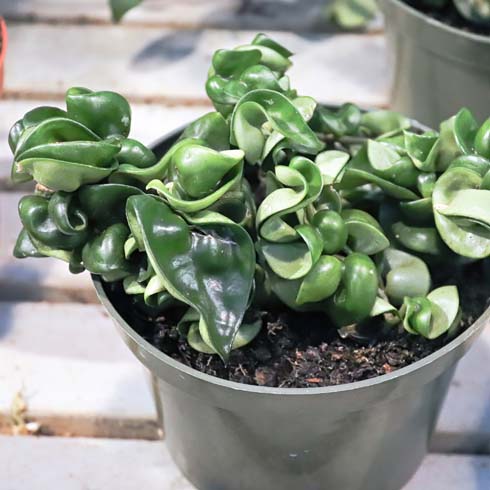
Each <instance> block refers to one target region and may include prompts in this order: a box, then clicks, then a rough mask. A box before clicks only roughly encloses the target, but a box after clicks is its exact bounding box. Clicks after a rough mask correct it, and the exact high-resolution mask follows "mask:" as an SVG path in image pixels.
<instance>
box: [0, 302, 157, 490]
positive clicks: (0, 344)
mask: <svg viewBox="0 0 490 490" xmlns="http://www.w3.org/2000/svg"><path fill="white" fill-rule="evenodd" d="M0 359H1V362H0V387H1V389H0V430H1V431H2V432H4V433H11V432H12V431H13V430H16V429H19V427H17V426H18V425H19V424H13V423H12V420H11V416H12V410H14V411H15V403H16V396H17V395H18V394H19V396H20V397H21V399H22V400H23V401H24V402H25V405H26V412H25V414H24V415H25V418H26V421H27V422H34V423H37V424H40V430H41V432H42V433H47V434H58V435H74V436H91V437H132V438H156V437H157V435H158V431H157V426H156V413H155V407H154V403H153V399H152V395H151V389H150V382H149V379H150V378H149V376H147V374H146V371H145V370H144V368H143V366H142V365H141V364H140V363H139V362H138V361H137V360H136V358H135V357H134V356H133V354H132V353H131V352H130V351H129V349H128V348H127V347H126V346H125V345H124V343H123V342H122V340H121V339H120V338H119V336H118V335H117V333H116V329H115V326H114V325H113V323H112V322H111V320H110V319H109V318H108V316H107V313H105V311H104V309H103V308H102V307H101V306H95V305H78V304H64V305H60V304H58V305H55V304H50V303H28V302H24V303H2V302H0ZM1 466H2V467H3V464H2V465H1ZM0 481H3V477H2V479H1V480H0ZM0 488H2V490H3V488H4V487H3V486H2V485H0ZM59 488H62V487H59Z"/></svg>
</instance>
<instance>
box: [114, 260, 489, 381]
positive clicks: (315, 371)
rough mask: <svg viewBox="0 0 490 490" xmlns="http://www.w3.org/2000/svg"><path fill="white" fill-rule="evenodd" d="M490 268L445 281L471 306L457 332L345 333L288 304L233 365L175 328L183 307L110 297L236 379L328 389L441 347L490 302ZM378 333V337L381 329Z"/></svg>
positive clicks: (206, 366)
mask: <svg viewBox="0 0 490 490" xmlns="http://www.w3.org/2000/svg"><path fill="white" fill-rule="evenodd" d="M489 276H490V274H488V272H486V268H485V267H484V265H483V263H481V262H480V263H476V264H473V265H470V266H466V267H465V269H464V270H461V271H460V274H459V277H457V278H451V279H446V280H443V281H437V282H438V285H441V284H444V283H445V284H457V285H458V289H459V293H460V301H461V305H462V309H463V315H462V320H461V324H460V329H459V331H458V332H457V333H456V334H453V336H452V337H449V336H447V335H446V336H443V337H441V338H439V339H436V340H432V341H429V340H425V339H424V338H422V337H419V336H414V335H410V334H408V333H407V332H405V331H403V330H400V329H398V328H393V327H392V328H389V329H388V330H384V331H382V332H380V331H379V330H380V323H378V324H373V325H371V327H370V338H365V339H363V340H356V339H352V338H341V337H340V336H339V334H338V333H337V331H336V330H335V329H334V328H333V327H332V326H331V325H330V324H329V321H328V319H327V318H326V316H325V315H323V314H317V313H308V314H305V313H302V314H299V313H296V312H294V311H292V310H287V309H282V310H281V311H271V312H267V313H265V312H263V313H261V315H262V319H263V328H262V330H261V332H260V333H259V335H258V336H257V338H256V339H255V340H254V341H253V342H252V343H251V344H249V345H248V346H246V347H244V348H242V349H239V350H236V351H233V352H232V353H231V356H230V359H229V362H228V364H227V365H225V364H223V362H222V361H221V360H220V359H219V357H218V356H216V355H207V354H202V353H199V352H197V351H195V350H193V349H191V348H190V347H189V345H188V344H187V342H186V340H185V338H184V337H182V336H181V335H180V334H179V332H178V330H177V328H176V327H175V326H174V325H175V323H176V322H177V320H178V318H180V316H181V315H182V311H169V312H165V315H160V316H158V317H156V318H149V317H148V316H147V315H146V314H144V313H142V312H141V311H139V310H137V309H136V308H134V307H131V305H130V303H129V302H128V301H127V296H125V295H124V293H123V292H122V289H121V286H120V285H113V286H111V288H110V289H112V291H108V292H109V296H110V297H111V299H112V300H113V302H114V303H115V305H116V306H117V308H118V310H119V311H120V312H121V314H122V315H123V316H124V317H125V318H126V320H127V321H128V323H129V324H130V325H132V326H133V328H134V329H135V330H136V331H137V332H138V333H139V334H140V335H142V336H143V337H144V338H145V339H146V340H148V341H149V342H150V343H152V344H153V345H154V346H156V347H157V348H158V349H160V350H161V351H163V352H165V353H166V354H168V355H169V356H171V357H173V358H174V359H176V360H178V361H180V362H182V363H183V364H186V365H187V366H190V367H192V368H194V369H197V370H199V371H201V372H203V373H207V374H210V375H212V376H217V377H220V378H223V379H227V380H230V381H236V382H239V383H247V384H252V385H260V386H274V387H290V388H304V387H320V386H332V385H339V384H343V383H351V382H354V381H361V380H365V379H369V378H374V377H376V376H379V375H382V374H387V373H391V372H393V371H395V370H396V369H399V368H402V367H404V366H408V365H409V364H411V363H413V362H416V361H418V360H420V359H422V358H424V357H426V356H428V355H429V354H431V353H433V352H435V351H436V350H438V349H440V348H441V347H442V346H443V345H445V344H446V343H448V342H450V341H451V340H453V338H454V335H459V334H460V333H461V332H463V331H464V330H465V329H466V328H468V327H469V326H470V325H471V324H472V323H473V322H474V321H475V320H476V319H477V318H478V317H479V316H480V315H481V314H482V313H483V311H484V310H485V309H486V307H487V306H488V305H489V304H490V280H488V279H489ZM373 332H376V335H373Z"/></svg>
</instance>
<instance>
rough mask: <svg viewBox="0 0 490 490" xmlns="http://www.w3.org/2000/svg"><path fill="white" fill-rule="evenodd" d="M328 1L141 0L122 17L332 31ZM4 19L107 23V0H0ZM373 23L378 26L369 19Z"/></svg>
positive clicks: (129, 20)
mask: <svg viewBox="0 0 490 490" xmlns="http://www.w3.org/2000/svg"><path fill="white" fill-rule="evenodd" d="M329 2H330V0H308V2H305V1H304V0H184V1H182V0H181V1H179V2H175V1H173V0H145V1H144V2H143V4H141V5H140V6H139V7H138V8H136V9H134V10H132V11H131V12H129V13H128V14H127V15H126V17H125V18H124V24H125V25H134V24H136V25H138V24H143V25H161V26H179V27H186V28H195V27H218V28H226V29H233V28H236V29H281V30H294V31H306V30H321V31H325V30H332V29H334V28H335V26H333V25H332V24H331V23H329V22H327V20H326V18H325V15H324V13H323V12H324V8H325V5H327V4H328V3H329ZM0 12H2V13H3V14H4V15H5V16H6V17H7V19H17V20H28V21H38V22H39V21H48V22H56V21H65V22H66V21H70V22H93V23H101V22H103V23H107V22H109V21H110V12H109V8H108V2H107V1H106V0H85V1H84V2H73V1H72V0H22V1H19V0H1V1H0ZM372 27H373V28H376V27H379V22H373V23H372Z"/></svg>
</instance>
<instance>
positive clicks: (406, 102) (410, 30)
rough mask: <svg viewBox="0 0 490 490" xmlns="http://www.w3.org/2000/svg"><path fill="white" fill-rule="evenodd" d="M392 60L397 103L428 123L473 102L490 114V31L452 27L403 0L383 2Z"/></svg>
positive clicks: (398, 108)
mask: <svg viewBox="0 0 490 490" xmlns="http://www.w3.org/2000/svg"><path fill="white" fill-rule="evenodd" d="M379 4H380V6H381V8H382V10H383V12H384V15H385V24H386V36H387V44H388V50H389V54H390V61H391V64H392V70H393V73H392V87H391V102H392V107H393V109H394V110H396V111H399V112H402V113H404V114H406V115H408V116H410V117H413V118H414V119H417V120H418V121H421V122H423V123H424V124H427V125H428V126H432V127H438V124H439V123H440V122H441V121H443V120H444V119H447V118H448V117H449V116H452V115H453V114H455V113H456V112H457V111H458V110H459V109H461V108H462V107H468V108H469V109H471V111H472V112H473V113H474V114H475V116H476V117H477V118H478V119H479V120H480V121H481V122H483V120H484V119H485V118H487V117H488V116H489V114H490V36H483V35H478V34H473V33H471V32H466V31H463V30H461V29H456V28H454V27H450V26H448V25H446V24H444V23H442V22H440V21H438V20H435V19H433V18H431V17H429V16H427V15H425V14H423V13H421V12H419V11H418V10H416V9H414V8H412V7H410V6H408V5H407V4H405V3H404V2H403V1H402V0H383V1H381V2H379Z"/></svg>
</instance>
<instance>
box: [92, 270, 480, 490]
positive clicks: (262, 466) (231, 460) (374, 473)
mask: <svg viewBox="0 0 490 490" xmlns="http://www.w3.org/2000/svg"><path fill="white" fill-rule="evenodd" d="M94 284H95V288H96V290H97V294H98V296H99V298H100V300H101V302H102V304H103V305H104V306H105V307H106V309H107V311H108V312H109V314H110V315H111V317H112V318H113V320H114V321H115V323H116V325H117V326H118V329H119V332H120V333H121V335H122V337H123V339H124V341H125V342H126V344H127V345H128V346H129V348H130V349H131V350H132V351H133V353H134V354H135V355H136V357H137V358H138V359H139V360H140V361H141V362H142V363H143V364H144V365H145V366H146V367H147V368H148V369H149V370H150V372H151V373H152V374H153V375H154V377H155V378H156V381H157V383H156V387H157V409H158V412H159V414H162V413H163V428H164V432H165V435H166V444H167V446H168V448H169V450H170V453H171V455H172V457H173V459H174V460H175V462H176V463H177V466H178V467H179V468H180V470H181V471H182V473H183V474H184V475H185V476H186V477H187V478H188V479H189V481H190V482H191V483H193V484H194V485H195V486H196V487H197V488H198V489H200V490H398V489H400V488H402V486H403V485H404V484H405V483H406V482H407V481H408V480H409V479H410V477H411V476H412V475H413V473H414V472H415V471H416V470H417V468H418V466H419V464H420V463H421V461H422V459H423V458H424V456H425V455H426V453H427V449H428V445H429V440H430V437H431V435H432V432H433V429H434V427H435V424H436V421H437V417H438V415H439V412H440V408H441V405H442V403H443V401H444V397H445V395H446V392H447V389H448V386H449V384H450V382H451V378H452V377H453V373H454V369H455V367H456V364H457V362H458V361H459V360H460V358H461V357H462V356H463V354H464V353H465V352H466V351H467V350H468V348H469V347H470V346H471V344H472V343H473V341H474V340H475V339H476V338H477V337H478V335H479V334H480V333H481V332H482V330H483V328H484V326H485V325H486V323H487V322H488V320H489V319H490V309H488V310H486V311H485V313H484V314H483V315H482V316H481V317H480V318H479V319H478V320H477V321H476V322H475V324H474V325H473V326H471V327H470V328H469V329H468V330H466V331H465V332H464V333H463V334H461V335H460V336H459V337H457V338H456V339H455V340H453V341H452V342H451V343H450V344H448V345H446V346H445V347H443V348H442V349H440V350H439V351H437V352H435V353H434V354H432V355H430V356H428V357H426V358H425V359H422V360H420V361H418V362H416V363H414V364H412V365H410V366H408V367H405V368H402V369H399V370H398V371H395V372H393V373H391V374H387V375H383V376H379V377H377V378H374V379H370V380H367V381H360V382H356V383H351V384H346V385H340V386H334V387H328V388H304V389H291V388H289V389H288V388H266V387H258V386H251V385H243V384H239V383H234V382H230V381H225V380H222V379H219V378H215V377H212V376H209V375H207V374H203V373H201V372H199V371H196V370H194V369H192V368H190V367H187V366H185V365H184V364H181V363H179V362H178V361H175V360H174V359H172V358H171V357H169V356H167V355H165V354H163V353H162V352H160V351H159V350H157V349H156V348H155V347H153V346H152V345H151V344H149V343H148V342H147V341H146V340H144V339H143V338H142V337H141V336H140V335H138V334H137V333H136V332H135V331H134V330H133V329H132V328H131V325H129V324H128V323H127V322H126V321H125V320H124V318H123V317H122V316H121V315H120V314H119V312H118V311H117V310H116V308H115V307H114V305H113V304H112V303H111V300H110V298H109V297H108V296H107V294H106V291H105V289H104V284H103V283H102V282H101V281H100V279H99V278H98V277H95V276H94ZM163 485H164V482H162V488H163Z"/></svg>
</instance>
